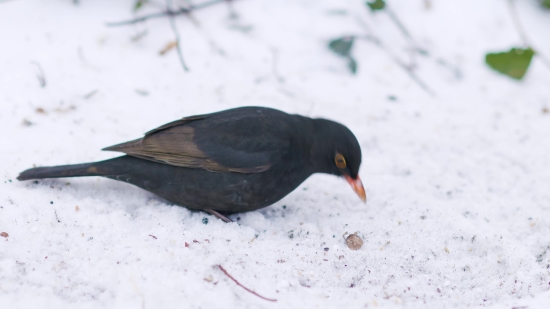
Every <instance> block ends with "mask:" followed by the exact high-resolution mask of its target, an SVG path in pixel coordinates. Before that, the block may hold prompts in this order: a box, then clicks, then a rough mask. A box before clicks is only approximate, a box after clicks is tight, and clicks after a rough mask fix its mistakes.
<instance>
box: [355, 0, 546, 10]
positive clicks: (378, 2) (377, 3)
mask: <svg viewBox="0 0 550 309" xmlns="http://www.w3.org/2000/svg"><path fill="white" fill-rule="evenodd" d="M545 1H549V0H545ZM365 4H366V5H368V6H369V8H370V10H371V11H373V12H376V11H381V10H383V9H384V8H385V7H386V2H385V1H384V0H374V1H373V2H368V1H367V2H365Z"/></svg>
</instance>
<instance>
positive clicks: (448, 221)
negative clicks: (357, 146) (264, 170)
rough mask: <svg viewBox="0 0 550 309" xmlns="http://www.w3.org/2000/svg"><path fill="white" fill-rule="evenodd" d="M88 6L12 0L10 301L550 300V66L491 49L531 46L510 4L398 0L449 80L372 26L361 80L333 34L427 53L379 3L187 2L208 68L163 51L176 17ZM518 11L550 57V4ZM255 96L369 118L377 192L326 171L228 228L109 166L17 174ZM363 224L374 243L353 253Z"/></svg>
mask: <svg viewBox="0 0 550 309" xmlns="http://www.w3.org/2000/svg"><path fill="white" fill-rule="evenodd" d="M197 1H198V0H197ZM80 2H81V3H80V5H79V6H75V5H73V3H72V1H69V0H51V1H47V2H46V1H23V0H15V1H8V2H4V3H0V42H2V43H1V44H2V48H0V102H1V103H0V123H1V124H2V130H1V131H0V140H1V143H2V146H1V147H0V158H1V162H0V173H1V174H0V177H1V182H0V232H6V233H8V234H9V236H8V237H7V238H3V237H2V238H0V307H1V308H75V306H77V307H78V308H99V307H108V308H228V307H233V308H237V307H238V308H275V307H279V308H323V307H325V308H336V307H345V308H365V307H369V308H372V307H383V308H455V307H457V308H462V307H477V306H489V307H491V308H512V307H523V306H528V308H530V309H532V308H548V307H549V305H548V304H549V303H550V292H549V289H550V269H549V267H550V266H549V265H550V247H549V246H550V215H549V214H550V190H549V189H548V188H550V169H549V167H548V158H549V157H548V154H549V153H550V139H549V137H548V134H549V132H550V113H547V112H546V113H545V112H544V111H545V109H546V111H547V109H549V108H550V87H549V86H548V85H549V83H548V81H549V80H550V70H548V69H547V68H545V67H544V66H543V65H542V63H541V62H540V61H539V60H538V59H537V58H535V59H534V60H533V63H532V67H531V69H530V71H529V72H528V73H527V76H526V78H525V79H524V81H523V82H516V81H513V80H511V79H508V78H506V77H504V76H501V75H498V74H497V73H494V72H493V71H491V70H489V69H488V68H487V67H486V66H485V65H484V63H483V55H484V54H485V53H486V52H487V51H500V50H506V49H508V48H510V47H511V46H514V45H518V44H519V43H521V41H520V39H519V36H518V35H517V31H516V30H515V28H514V26H513V23H512V20H511V18H510V14H509V10H508V7H507V5H506V2H505V1H496V0H493V1H474V0H470V1H443V0H440V1H431V7H430V8H426V5H425V1H421V0H415V1H411V0H402V1H391V2H390V4H391V5H392V7H393V9H394V11H395V12H396V13H397V15H398V16H399V17H400V18H401V19H402V21H403V23H404V24H405V25H406V26H407V28H408V30H409V31H410V32H411V34H412V35H413V37H414V38H415V40H416V41H417V42H419V44H420V45H421V46H423V47H425V48H426V49H427V50H428V51H430V53H431V54H432V55H433V56H432V57H429V58H426V57H422V56H417V57H416V58H417V59H416V61H417V70H416V72H417V73H418V75H419V76H420V78H422V80H424V81H425V82H426V84H428V85H429V87H431V88H432V89H433V90H434V92H435V93H436V95H435V96H431V95H429V94H427V93H426V92H425V91H423V90H422V89H421V88H420V87H419V86H418V85H417V84H416V83H415V82H414V81H412V79H411V78H410V77H409V76H408V75H407V74H405V72H404V71H403V70H402V69H401V68H400V67H399V66H398V65H396V63H395V62H394V60H393V59H392V57H391V56H390V55H389V53H388V52H387V51H384V50H382V49H380V48H378V47H377V46H376V45H374V44H372V43H370V42H366V41H361V42H356V46H355V48H354V50H353V55H354V57H355V58H356V59H357V62H358V63H359V68H358V74H357V75H356V76H353V75H351V74H350V73H349V72H348V70H347V68H346V64H345V61H344V60H343V59H341V58H339V57H337V56H335V55H334V54H332V53H331V52H330V51H329V50H328V49H327V47H326V44H327V42H328V41H329V40H330V39H333V38H336V37H339V36H342V35H348V34H364V33H365V31H366V30H365V28H364V25H362V24H361V23H364V24H366V25H367V27H368V28H370V29H371V30H372V31H373V33H374V35H376V36H378V37H379V38H381V39H382V40H383V42H384V45H385V46H387V47H388V50H389V52H391V53H392V54H394V55H396V56H397V57H399V58H400V59H402V60H403V61H405V62H409V60H410V52H408V51H407V50H406V46H408V43H407V41H406V40H405V39H404V38H403V36H402V35H401V34H400V33H399V32H398V30H397V28H396V27H395V25H394V24H393V23H392V22H391V20H390V19H389V18H388V16H387V15H385V14H376V15H373V14H371V13H370V12H369V11H367V9H366V8H365V7H364V2H363V1H359V0H353V1H351V0H349V1H341V0H340V1H339V0H333V1H319V0H309V1H305V0H302V1H290V0H286V1H268V0H259V1H253V0H242V1H235V2H234V3H233V6H232V7H233V11H234V13H235V14H237V16H238V17H233V18H230V17H229V15H230V14H229V13H230V11H229V10H228V7H227V6H226V5H225V4H221V5H217V6H213V7H210V8H207V9H204V10H201V11H198V12H196V14H194V15H193V17H194V19H195V23H193V22H191V21H190V20H189V19H186V18H179V19H178V20H177V25H178V29H179V31H180V34H181V37H182V44H181V45H182V48H183V53H184V57H185V60H186V61H187V63H188V66H189V67H190V69H191V71H190V72H189V73H184V72H183V70H182V68H181V66H180V64H179V62H178V59H177V54H176V52H175V50H172V51H169V52H168V53H167V54H166V55H165V56H159V55H158V52H159V50H161V49H162V48H163V47H164V46H165V45H166V44H167V43H168V42H170V41H172V40H173V38H174V36H173V33H172V31H171V28H170V24H169V21H168V19H166V18H162V19H157V20H151V21H148V22H147V23H145V24H139V25H136V26H128V27H118V28H108V27H106V26H105V22H107V21H118V20H123V19H126V18H130V17H132V16H133V15H132V13H131V7H132V3H133V1H130V0H127V1H118V2H117V3H112V1H106V0H103V1H87V0H81V1H80ZM153 11H155V8H154V7H148V8H145V9H144V11H143V12H141V13H140V14H144V13H147V12H153ZM517 11H518V15H519V16H520V18H521V19H522V21H523V22H524V26H525V28H526V32H528V33H529V36H530V37H531V39H532V40H533V42H534V43H535V45H536V47H537V48H538V49H540V50H541V51H543V52H544V53H546V55H550V40H548V33H547V31H546V30H547V29H548V28H549V23H550V13H549V12H548V11H546V12H544V11H542V10H540V9H539V7H538V6H537V4H536V2H535V1H534V0H533V1H527V0H525V1H520V2H518V4H517ZM358 20H361V23H360V22H358ZM144 30H146V31H147V35H145V36H144V37H142V38H141V39H139V40H138V41H136V42H134V41H132V37H135V36H136V35H137V34H139V33H140V32H142V31H144ZM438 58H443V59H445V60H446V61H447V62H448V63H449V64H452V65H453V66H456V67H457V68H458V69H459V71H460V74H457V72H454V71H453V70H451V69H449V67H448V66H444V65H441V64H438V61H437V59H438ZM33 62H36V63H38V64H39V65H40V66H41V67H42V70H43V72H44V76H45V79H46V86H45V87H44V88H41V87H40V85H39V81H38V79H37V77H36V76H37V74H38V68H37V66H36V65H35V64H34V63H33ZM390 96H393V97H394V100H392V99H389V97H390ZM242 105H263V106H270V107H276V108H279V109H281V110H284V111H287V112H290V113H300V114H303V115H308V116H312V117H317V116H319V117H327V118H331V119H334V120H337V121H340V122H342V123H344V124H346V125H347V126H349V127H350V128H351V129H352V131H354V132H355V134H356V135H357V137H358V139H359V141H360V143H361V146H362V149H363V162H364V163H363V166H362V168H361V171H360V174H361V176H362V178H363V182H364V184H365V187H366V189H367V196H368V198H369V200H368V203H367V205H364V204H362V203H361V202H360V200H359V199H358V198H357V196H355V194H354V193H353V192H352V190H351V189H350V188H349V186H348V185H347V184H346V183H345V181H342V180H341V179H337V178H336V177H331V176H326V175H315V176H313V177H311V178H310V179H308V180H307V181H306V182H305V183H304V184H303V185H302V186H301V187H300V188H298V189H297V190H296V191H295V192H293V193H292V194H290V195H289V196H287V197H286V198H285V199H283V200H282V201H280V202H278V203H276V204H275V205H273V206H271V207H267V208H265V209H262V210H260V211H256V212H252V213H246V214H240V215H234V216H232V218H233V219H238V218H240V221H239V223H240V224H237V223H231V224H225V223H223V222H221V221H219V220H216V219H214V218H212V217H211V216H208V215H205V214H203V213H196V212H195V213H193V212H190V211H188V210H186V209H185V208H182V207H178V206H173V205H169V204H167V203H166V202H164V201H163V200H161V199H159V198H157V197H155V196H153V195H152V194H149V193H147V192H145V191H142V190H140V189H138V188H135V187H132V186H130V185H127V184H124V183H119V182H115V181H112V180H108V179H101V178H81V179H59V180H45V181H39V182H38V183H33V182H32V181H29V182H18V181H17V180H15V178H16V177H17V175H18V173H19V172H20V171H22V170H24V169H26V168H29V167H32V166H33V165H37V166H38V165H57V164H69V163H80V162H88V161H96V160H102V159H107V158H111V157H113V156H116V154H114V153H107V152H101V151H100V149H101V148H102V147H105V146H109V145H112V144H115V143H119V142H123V141H127V140H129V139H133V138H137V137H140V136H141V134H142V133H143V132H146V131H147V130H149V129H152V128H154V127H156V126H158V125H161V124H163V123H165V122H168V121H171V120H174V119H177V118H179V117H183V116H188V115H193V114H197V113H207V112H212V111H217V110H222V109H227V108H231V107H236V106H242ZM204 217H208V219H209V221H208V224H206V225H205V224H203V223H202V221H203V218H204ZM345 232H358V234H359V235H360V236H361V237H362V238H363V240H364V241H365V244H364V246H363V247H362V248H361V249H360V250H358V251H351V250H349V249H348V248H347V247H346V245H345V243H344V240H343V238H342V234H344V233H345ZM151 235H153V236H155V237H152V236H151ZM291 236H292V237H291ZM195 241H196V242H195ZM186 243H188V244H189V247H186V245H185V244H186ZM325 248H328V251H326V250H327V249H325ZM547 251H548V252H547ZM218 264H219V265H222V266H223V267H224V268H225V269H226V270H227V271H228V272H229V273H230V274H231V275H232V276H234V277H235V278H236V279H238V280H239V281H240V282H241V283H242V284H244V285H246V286H248V287H249V288H251V289H253V290H255V291H256V292H258V293H259V294H261V295H263V296H265V297H269V298H275V299H277V302H276V303H272V302H268V301H266V300H263V299H260V298H258V297H256V296H254V295H253V294H251V293H248V292H246V291H245V290H244V289H242V288H240V287H238V286H237V285H235V283H234V282H232V281H230V280H229V278H228V277H226V276H225V275H224V274H223V273H222V272H221V271H220V270H219V269H218V268H216V267H215V265H218Z"/></svg>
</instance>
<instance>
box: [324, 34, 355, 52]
mask: <svg viewBox="0 0 550 309" xmlns="http://www.w3.org/2000/svg"><path fill="white" fill-rule="evenodd" d="M353 41H354V37H352V36H347V37H343V38H339V39H335V40H332V41H330V43H328V47H329V48H330V49H331V50H332V51H333V52H335V53H336V54H338V55H340V56H342V57H349V53H350V51H351V48H352V47H353Z"/></svg>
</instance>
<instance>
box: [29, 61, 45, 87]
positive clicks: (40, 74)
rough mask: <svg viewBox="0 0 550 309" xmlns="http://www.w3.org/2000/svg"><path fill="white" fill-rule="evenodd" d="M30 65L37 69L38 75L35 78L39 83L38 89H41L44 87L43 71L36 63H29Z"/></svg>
mask: <svg viewBox="0 0 550 309" xmlns="http://www.w3.org/2000/svg"><path fill="white" fill-rule="evenodd" d="M31 63H32V64H34V65H36V67H37V68H38V71H39V73H38V75H37V76H36V78H38V82H39V83H40V87H42V88H44V87H46V76H45V75H44V71H43V70H42V67H41V66H40V64H39V63H38V62H36V61H31Z"/></svg>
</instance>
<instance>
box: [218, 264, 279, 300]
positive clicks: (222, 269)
mask: <svg viewBox="0 0 550 309" xmlns="http://www.w3.org/2000/svg"><path fill="white" fill-rule="evenodd" d="M217 266H218V268H219V269H220V270H221V271H222V272H223V273H224V274H225V275H226V276H227V277H229V279H231V280H233V282H235V283H236V284H237V285H238V286H240V287H241V288H243V289H245V290H247V291H248V292H250V293H252V294H254V295H256V296H258V297H259V298H261V299H265V300H268V301H272V302H276V301H277V300H276V299H272V298H267V297H263V296H262V295H260V294H258V293H256V292H254V291H252V290H251V289H249V288H247V287H245V286H244V285H242V284H241V283H239V281H237V279H235V278H233V276H231V275H230V274H229V273H228V272H227V270H225V268H223V266H221V265H217Z"/></svg>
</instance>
